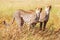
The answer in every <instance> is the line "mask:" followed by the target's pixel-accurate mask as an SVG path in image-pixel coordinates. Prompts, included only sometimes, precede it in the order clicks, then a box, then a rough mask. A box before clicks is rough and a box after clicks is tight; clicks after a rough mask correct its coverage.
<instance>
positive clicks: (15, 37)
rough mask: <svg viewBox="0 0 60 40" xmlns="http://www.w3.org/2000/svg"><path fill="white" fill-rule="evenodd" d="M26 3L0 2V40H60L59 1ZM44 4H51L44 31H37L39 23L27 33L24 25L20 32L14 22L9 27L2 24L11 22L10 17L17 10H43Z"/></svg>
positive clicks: (26, 27)
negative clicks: (38, 7)
mask: <svg viewBox="0 0 60 40" xmlns="http://www.w3.org/2000/svg"><path fill="white" fill-rule="evenodd" d="M26 2H27V0H26V1H24V0H22V1H19V0H18V1H17V0H15V1H14V0H13V1H12V0H11V1H10V0H5V1H4V0H0V40H60V5H59V4H60V1H59V0H55V1H54V0H53V1H47V0H46V1H43V0H42V1H41V0H38V1H34V0H31V1H29V2H27V3H26ZM36 2H37V3H36ZM25 3H26V4H25ZM46 4H51V5H52V9H51V13H50V18H49V21H48V23H47V27H46V30H45V31H39V23H38V24H37V25H36V26H35V27H34V28H32V29H31V31H28V26H27V25H26V24H25V25H24V26H23V28H22V31H20V30H19V27H18V26H17V24H16V23H15V22H14V24H12V25H11V26H5V25H4V24H3V21H4V20H6V21H7V22H8V23H9V21H11V20H12V15H13V13H14V11H15V10H17V9H20V8H21V9H24V10H30V9H33V10H34V9H35V8H36V7H37V6H40V7H42V8H44V7H45V5H46ZM16 5H17V6H16Z"/></svg>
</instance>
